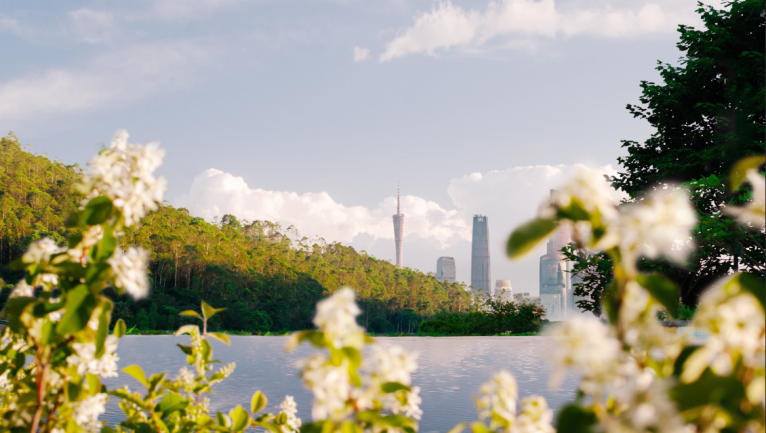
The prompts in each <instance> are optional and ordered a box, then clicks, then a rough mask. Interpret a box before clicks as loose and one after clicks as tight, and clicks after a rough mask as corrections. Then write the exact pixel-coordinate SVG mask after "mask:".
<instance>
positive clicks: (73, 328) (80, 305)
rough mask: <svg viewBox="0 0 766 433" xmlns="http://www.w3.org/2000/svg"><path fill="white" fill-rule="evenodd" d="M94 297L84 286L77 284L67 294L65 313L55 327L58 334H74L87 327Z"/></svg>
mask: <svg viewBox="0 0 766 433" xmlns="http://www.w3.org/2000/svg"><path fill="white" fill-rule="evenodd" d="M96 303H97V301H96V297H95V296H93V295H92V294H91V293H90V291H89V290H88V286H86V285H85V284H79V285H77V286H76V287H75V288H74V289H72V290H70V291H69V292H67V297H66V311H65V312H64V316H63V317H62V318H61V321H60V322H59V324H58V325H57V326H56V332H57V333H58V334H75V333H77V332H79V331H81V330H82V329H83V328H85V327H86V326H87V325H88V321H89V320H90V316H91V314H92V313H93V309H94V308H95V307H96Z"/></svg>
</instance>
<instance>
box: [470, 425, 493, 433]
mask: <svg viewBox="0 0 766 433" xmlns="http://www.w3.org/2000/svg"><path fill="white" fill-rule="evenodd" d="M471 430H472V431H473V433H489V430H487V427H486V426H484V424H482V423H480V422H475V423H472V424H471Z"/></svg>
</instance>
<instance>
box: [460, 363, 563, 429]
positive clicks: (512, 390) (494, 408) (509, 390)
mask: <svg viewBox="0 0 766 433" xmlns="http://www.w3.org/2000/svg"><path fill="white" fill-rule="evenodd" d="M479 392H480V395H479V397H477V398H475V400H474V401H475V404H476V411H477V412H478V416H479V422H480V423H482V424H481V425H482V427H483V428H481V429H479V430H478V431H486V429H487V427H484V424H483V423H484V422H485V421H486V420H489V426H488V428H489V431H500V432H508V433H555V429H554V428H553V426H552V425H551V422H552V421H553V411H552V410H551V409H550V408H549V407H548V402H547V401H545V398H543V397H541V396H539V395H533V396H530V397H526V398H524V399H523V400H522V403H521V413H519V414H518V415H516V402H517V400H518V394H519V388H518V385H517V383H516V379H515V378H514V377H513V375H512V374H511V373H509V372H507V371H504V370H503V371H500V372H498V373H495V374H494V375H493V376H492V379H491V380H490V381H488V382H486V383H484V384H483V385H482V386H481V387H480V388H479ZM473 430H474V431H477V428H476V426H475V425H474V426H473Z"/></svg>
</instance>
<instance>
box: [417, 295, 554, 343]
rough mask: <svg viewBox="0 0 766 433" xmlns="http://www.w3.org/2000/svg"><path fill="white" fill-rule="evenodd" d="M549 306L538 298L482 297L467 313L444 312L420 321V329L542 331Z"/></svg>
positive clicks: (446, 332) (438, 332) (424, 331)
mask: <svg viewBox="0 0 766 433" xmlns="http://www.w3.org/2000/svg"><path fill="white" fill-rule="evenodd" d="M544 321H545V308H544V307H543V306H542V305H540V304H539V303H537V302H535V301H528V300H524V301H511V300H506V299H503V298H501V297H490V296H486V297H484V298H479V302H478V305H477V306H476V307H474V308H472V309H471V311H468V312H466V313H442V314H439V315H437V316H436V317H433V318H431V319H428V320H425V321H424V322H422V323H421V324H420V329H419V332H420V333H422V334H436V335H496V334H526V333H534V332H537V331H539V330H540V327H541V325H542V324H543V322H544Z"/></svg>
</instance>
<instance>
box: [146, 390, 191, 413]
mask: <svg viewBox="0 0 766 433" xmlns="http://www.w3.org/2000/svg"><path fill="white" fill-rule="evenodd" d="M188 405H189V401H188V400H186V399H185V398H184V397H183V396H181V395H180V394H178V393H175V392H169V393H167V394H165V397H162V400H161V401H160V402H159V404H157V406H156V407H155V409H154V410H155V411H157V412H162V413H163V416H167V414H169V413H171V412H175V411H177V410H181V409H183V408H185V407H186V406H188Z"/></svg>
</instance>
